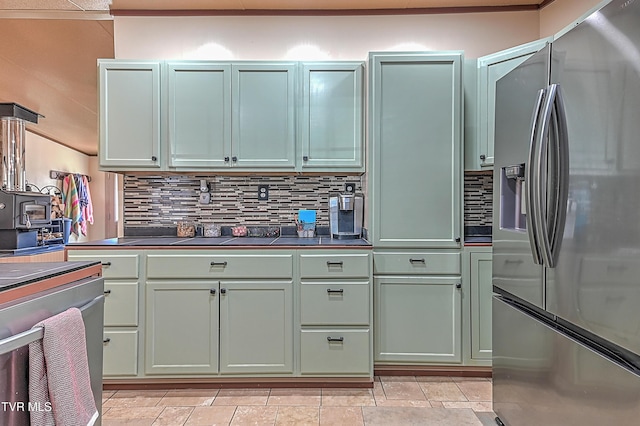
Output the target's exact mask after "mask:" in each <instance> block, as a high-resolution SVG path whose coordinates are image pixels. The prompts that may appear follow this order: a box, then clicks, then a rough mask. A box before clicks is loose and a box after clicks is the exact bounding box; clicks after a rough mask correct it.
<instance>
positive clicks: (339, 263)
mask: <svg viewBox="0 0 640 426" xmlns="http://www.w3.org/2000/svg"><path fill="white" fill-rule="evenodd" d="M343 264H344V262H332V261H330V260H327V266H342V265H343Z"/></svg>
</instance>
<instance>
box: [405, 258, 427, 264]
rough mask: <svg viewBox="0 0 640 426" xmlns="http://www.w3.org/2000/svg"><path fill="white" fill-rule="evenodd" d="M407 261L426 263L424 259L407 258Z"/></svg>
mask: <svg viewBox="0 0 640 426" xmlns="http://www.w3.org/2000/svg"><path fill="white" fill-rule="evenodd" d="M409 263H422V264H425V265H426V263H427V262H426V261H425V260H424V259H409Z"/></svg>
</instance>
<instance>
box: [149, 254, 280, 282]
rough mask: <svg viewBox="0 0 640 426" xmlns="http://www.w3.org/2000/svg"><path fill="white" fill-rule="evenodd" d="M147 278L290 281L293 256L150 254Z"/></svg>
mask: <svg viewBox="0 0 640 426" xmlns="http://www.w3.org/2000/svg"><path fill="white" fill-rule="evenodd" d="M147 277H148V278H216V279H224V278H260V279H269V278H291V277H293V255H292V254H290V253H285V254H265V255H260V254H255V255H248V254H247V255H243V254H224V253H220V254H217V253H207V254H200V253H185V254H149V255H147Z"/></svg>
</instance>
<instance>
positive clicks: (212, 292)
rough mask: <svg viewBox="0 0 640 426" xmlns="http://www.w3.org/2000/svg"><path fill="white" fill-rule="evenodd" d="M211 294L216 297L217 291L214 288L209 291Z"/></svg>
mask: <svg viewBox="0 0 640 426" xmlns="http://www.w3.org/2000/svg"><path fill="white" fill-rule="evenodd" d="M209 293H211V294H212V295H214V296H215V294H216V289H215V288H212V289H211V290H209Z"/></svg>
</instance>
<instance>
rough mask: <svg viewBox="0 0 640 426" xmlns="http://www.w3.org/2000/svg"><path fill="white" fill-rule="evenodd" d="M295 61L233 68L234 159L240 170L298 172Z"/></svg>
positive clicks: (249, 64) (236, 65)
mask: <svg viewBox="0 0 640 426" xmlns="http://www.w3.org/2000/svg"><path fill="white" fill-rule="evenodd" d="M296 69H297V64H296V63H295V62H279V63H270V64H269V63H253V64H251V63H246V64H233V65H232V72H233V74H232V98H231V99H232V101H231V103H232V118H231V121H232V133H231V144H232V148H231V149H232V156H231V165H232V166H233V167H238V168H250V169H257V168H269V169H273V168H275V169H282V170H294V169H295V158H296V156H295V138H296V122H295V119H296V114H295V108H296V106H295V100H296V93H295V92H296V90H295V89H296V87H295V84H296V78H295V74H296Z"/></svg>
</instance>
